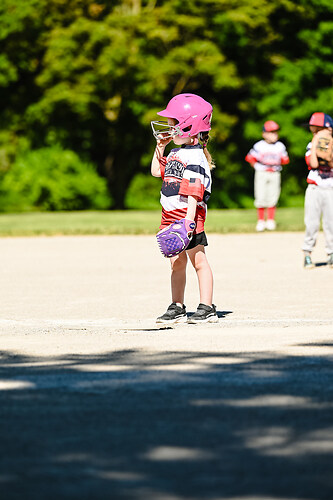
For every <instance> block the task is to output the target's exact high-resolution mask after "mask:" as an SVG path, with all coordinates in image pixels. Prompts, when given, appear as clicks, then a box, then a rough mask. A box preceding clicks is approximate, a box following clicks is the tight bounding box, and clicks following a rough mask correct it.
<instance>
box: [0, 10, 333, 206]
mask: <svg viewBox="0 0 333 500" xmlns="http://www.w3.org/2000/svg"><path fill="white" fill-rule="evenodd" d="M332 40H333V3H332V1H331V0H274V1H272V0H111V1H91V0H2V1H1V3H0V211H1V212H20V211H31V210H38V211H64V210H65V211H72V210H96V209H97V210H108V209H117V210H122V209H126V208H127V209H156V208H158V207H159V189H160V181H159V180H158V179H155V178H152V177H151V175H150V161H151V156H152V153H153V150H154V147H155V140H154V138H153V136H152V133H151V128H150V121H151V120H153V119H157V115H156V112H157V111H159V110H160V109H163V108H164V107H165V105H166V104H167V102H168V101H169V99H170V98H171V97H172V96H173V95H175V94H178V93H181V92H192V93H196V94H199V95H201V96H202V97H203V98H205V99H206V100H208V101H210V102H211V103H212V104H213V107H214V113H213V132H212V140H211V142H210V151H211V153H212V155H213V157H214V159H215V162H216V165H217V168H216V169H215V171H214V190H213V196H212V198H211V200H210V207H211V208H249V207H253V171H252V169H251V167H249V166H248V164H246V163H245V161H244V157H245V155H246V153H247V152H248V150H249V149H250V147H251V146H252V144H253V143H254V142H256V141H257V140H259V139H260V138H261V130H262V125H263V122H264V121H265V120H268V119H269V120H275V121H277V122H278V123H279V124H280V126H281V134H280V139H281V140H282V141H283V142H284V143H285V144H286V146H287V149H288V152H289V155H290V159H291V163H290V165H288V166H287V167H285V168H284V171H283V174H282V183H283V184H282V194H281V198H280V203H279V204H280V206H284V207H293V206H295V207H297V206H298V207H300V206H302V204H303V199H304V190H305V186H306V181H305V179H306V174H307V172H306V166H305V162H304V152H305V147H306V145H307V143H308V142H309V140H310V134H309V132H308V130H307V128H306V127H303V126H302V123H304V122H306V121H308V119H309V117H310V115H311V114H312V113H313V112H315V111H324V112H326V113H328V114H333V88H332V75H333V43H332Z"/></svg>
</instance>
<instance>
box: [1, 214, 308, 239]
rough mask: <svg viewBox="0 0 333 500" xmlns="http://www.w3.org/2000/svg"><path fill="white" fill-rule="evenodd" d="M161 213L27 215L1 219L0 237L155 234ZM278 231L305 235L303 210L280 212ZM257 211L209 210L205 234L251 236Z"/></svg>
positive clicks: (10, 215)
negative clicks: (247, 234) (249, 234)
mask: <svg viewBox="0 0 333 500" xmlns="http://www.w3.org/2000/svg"><path fill="white" fill-rule="evenodd" d="M160 217H161V213H160V211H132V210H128V211H83V212H29V213H20V214H1V215H0V236H38V235H50V236H51V235H84V234H87V235H89V234H91V235H94V234H95V235H98V234H100V235H107V234H155V233H156V232H157V230H158V226H159V223H160ZM276 220H277V230H278V231H304V223H303V208H279V209H278V210H277V217H276ZM255 224H256V211H255V210H254V209H253V210H245V209H237V210H209V211H208V217H207V222H206V225H205V228H206V231H207V233H252V232H254V231H255Z"/></svg>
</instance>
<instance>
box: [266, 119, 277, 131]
mask: <svg viewBox="0 0 333 500" xmlns="http://www.w3.org/2000/svg"><path fill="white" fill-rule="evenodd" d="M279 128H280V126H279V125H278V124H277V123H276V122H273V120H268V121H267V122H265V123H264V126H263V128H262V130H263V132H276V131H277V130H279Z"/></svg>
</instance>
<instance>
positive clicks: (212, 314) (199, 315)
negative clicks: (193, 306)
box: [187, 304, 219, 323]
mask: <svg viewBox="0 0 333 500" xmlns="http://www.w3.org/2000/svg"><path fill="white" fill-rule="evenodd" d="M218 320H219V318H218V316H217V314H216V306H214V304H213V305H212V307H210V306H206V304H199V305H198V309H197V310H196V312H195V313H194V314H193V315H192V316H190V317H189V318H188V320H187V322H188V323H217V322H218Z"/></svg>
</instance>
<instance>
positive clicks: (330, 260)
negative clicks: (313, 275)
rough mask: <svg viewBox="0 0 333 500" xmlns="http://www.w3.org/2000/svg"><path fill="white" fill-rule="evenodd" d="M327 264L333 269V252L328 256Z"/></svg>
mask: <svg viewBox="0 0 333 500" xmlns="http://www.w3.org/2000/svg"><path fill="white" fill-rule="evenodd" d="M327 265H328V267H331V268H332V269H333V253H331V254H330V255H329V256H328V261H327Z"/></svg>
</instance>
